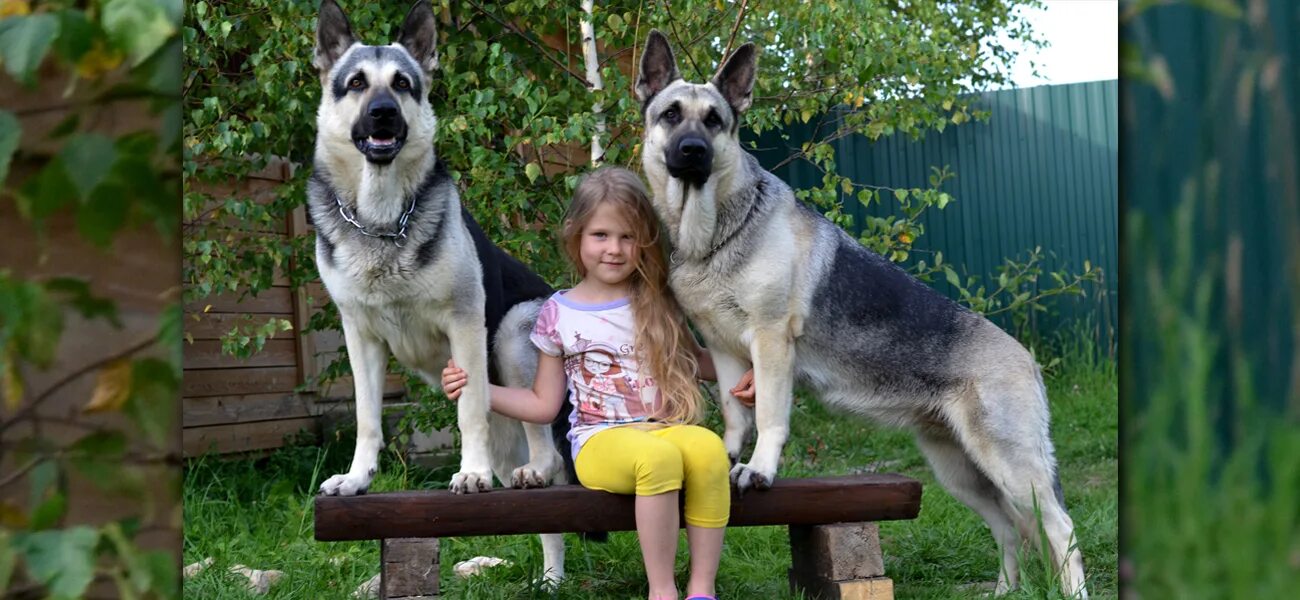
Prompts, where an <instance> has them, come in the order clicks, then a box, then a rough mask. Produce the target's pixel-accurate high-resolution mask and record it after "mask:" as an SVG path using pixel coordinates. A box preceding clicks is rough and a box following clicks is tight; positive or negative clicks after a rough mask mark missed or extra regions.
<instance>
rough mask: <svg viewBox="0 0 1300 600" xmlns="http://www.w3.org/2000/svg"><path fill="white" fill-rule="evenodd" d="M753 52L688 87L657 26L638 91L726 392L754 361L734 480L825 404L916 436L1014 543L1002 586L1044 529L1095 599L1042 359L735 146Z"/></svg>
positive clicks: (650, 150) (677, 242) (952, 483)
mask: <svg viewBox="0 0 1300 600" xmlns="http://www.w3.org/2000/svg"><path fill="white" fill-rule="evenodd" d="M756 68H757V55H756V50H755V48H754V45H753V44H746V45H745V46H742V47H741V48H739V49H738V50H737V51H736V52H735V53H734V54H733V55H732V56H731V58H730V59H729V60H727V62H726V64H725V65H724V66H723V67H722V68H721V69H720V70H719V72H718V74H717V75H716V76H715V77H714V79H713V80H712V81H710V82H709V83H705V84H698V83H688V82H686V81H683V80H682V78H681V76H680V75H679V73H678V70H677V64H676V59H675V58H674V56H673V52H672V49H671V48H670V47H669V45H668V41H667V39H666V38H665V37H664V36H663V35H662V34H661V33H659V32H657V31H652V32H651V33H650V36H649V39H648V40H647V42H646V46H645V50H644V53H643V55H642V59H641V70H640V75H639V77H638V80H637V83H636V95H637V98H638V99H639V100H640V101H641V103H642V113H643V115H644V119H645V132H644V140H643V144H642V148H643V155H642V160H643V164H644V168H645V174H646V178H647V179H648V180H649V182H650V187H651V189H652V190H653V192H654V205H655V209H656V211H657V212H658V214H659V216H660V218H661V219H662V220H663V222H664V225H665V227H666V228H667V230H668V232H669V236H670V239H671V242H672V246H673V251H672V260H671V261H670V263H671V265H670V270H671V273H670V284H671V287H672V289H673V291H674V293H675V294H676V296H677V298H678V300H679V301H680V302H681V304H682V306H683V308H684V309H685V311H686V313H687V316H688V317H690V319H691V321H692V322H693V323H694V324H695V325H696V326H697V327H698V328H699V330H700V333H701V334H702V335H703V337H704V339H705V342H706V343H707V345H708V347H709V348H710V350H711V351H712V352H713V359H714V362H715V363H716V365H717V373H718V387H719V388H720V389H722V390H727V389H730V388H731V387H732V386H733V385H735V384H736V382H737V381H739V380H740V377H741V376H742V374H744V373H745V371H746V370H747V369H748V368H749V367H750V366H751V365H752V367H753V369H754V379H755V382H754V383H755V389H756V390H757V398H756V403H755V407H754V409H753V410H752V411H751V410H750V409H748V408H746V407H745V406H744V405H742V404H741V403H739V402H738V401H737V400H736V399H735V398H734V397H732V396H730V395H729V394H723V401H722V405H723V407H722V408H723V417H724V420H725V422H726V432H725V433H724V436H723V440H724V441H725V443H726V447H727V451H728V452H729V453H730V454H731V457H732V460H733V461H735V460H738V459H739V458H740V452H741V448H742V446H743V445H744V443H745V438H746V435H747V434H748V431H749V429H750V427H751V425H752V424H754V421H755V420H756V421H757V430H758V437H757V440H756V442H755V447H754V451H753V454H752V455H751V456H750V459H749V461H748V462H743V463H742V462H737V463H736V464H735V466H734V467H733V469H732V471H731V479H732V482H733V483H734V484H735V486H736V487H737V488H738V490H740V491H742V492H743V491H745V490H747V489H752V488H757V489H764V488H767V487H769V486H770V485H771V484H772V480H773V478H774V477H775V476H776V471H777V464H778V462H779V460H780V457H781V450H782V446H783V445H784V444H785V442H786V438H787V435H788V433H789V428H790V404H791V400H792V394H793V391H792V390H793V386H794V384H795V383H796V382H798V383H800V384H803V385H805V386H807V387H809V388H811V389H812V390H813V391H815V392H816V393H817V395H818V396H819V397H820V398H821V400H822V401H823V402H824V403H826V404H828V405H829V406H832V407H836V408H839V409H843V410H846V411H847V412H851V413H854V414H857V415H861V416H867V417H873V418H875V419H877V420H879V421H882V422H884V423H887V424H892V425H895V426H902V427H907V428H910V429H911V430H913V431H914V432H915V434H916V439H917V443H918V444H919V446H920V448H921V450H922V451H923V452H924V453H925V456H926V457H927V459H928V460H929V462H930V464H931V466H932V467H933V469H934V471H935V474H936V476H937V478H938V479H939V481H940V482H941V483H942V484H943V485H944V486H945V487H946V488H947V489H948V490H949V491H950V492H951V493H952V494H953V495H954V496H955V497H957V498H958V499H959V500H961V501H962V502H964V503H965V504H966V505H967V506H970V507H971V508H972V509H974V510H975V512H977V513H979V515H980V516H981V517H983V518H984V520H985V521H986V522H987V523H988V525H989V528H990V529H991V530H992V532H993V536H994V538H995V539H996V540H997V542H998V544H999V545H1000V546H1001V548H1002V567H1001V572H1000V575H999V577H998V586H997V591H998V592H999V593H1001V592H1005V591H1007V590H1009V589H1011V588H1013V587H1016V586H1017V585H1018V582H1019V575H1020V568H1019V563H1018V561H1017V555H1016V552H1017V549H1018V548H1020V547H1021V545H1022V544H1023V543H1025V542H1030V543H1031V544H1032V543H1034V542H1036V541H1037V539H1038V537H1037V531H1038V520H1037V519H1036V517H1035V507H1036V506H1037V507H1038V509H1039V510H1041V514H1042V525H1043V527H1044V529H1045V530H1046V533H1047V538H1048V544H1049V546H1050V551H1051V554H1052V557H1053V561H1054V562H1055V563H1056V565H1057V567H1058V569H1060V575H1061V581H1062V583H1063V584H1064V589H1065V590H1066V591H1067V592H1069V593H1075V594H1078V595H1080V596H1083V597H1086V596H1087V592H1086V590H1085V588H1084V573H1083V559H1082V557H1081V555H1080V553H1079V552H1078V550H1077V549H1076V548H1075V547H1074V546H1073V544H1074V542H1075V540H1074V524H1073V522H1072V521H1071V520H1070V516H1069V515H1068V514H1066V510H1065V503H1064V499H1063V495H1062V493H1061V487H1060V481H1059V479H1058V477H1057V474H1056V459H1055V457H1054V454H1053V448H1052V441H1051V438H1050V437H1049V432H1048V421H1049V417H1048V408H1047V394H1046V389H1045V387H1044V386H1043V380H1042V377H1041V375H1040V373H1039V368H1038V365H1037V364H1036V363H1035V362H1034V359H1033V358H1032V357H1031V356H1030V354H1029V352H1028V351H1026V350H1025V348H1024V347H1023V346H1021V345H1020V344H1019V343H1018V342H1016V340H1015V339H1013V338H1012V337H1011V336H1009V335H1007V334H1006V332H1004V331H1002V330H1001V329H999V328H998V327H997V326H996V325H994V324H993V323H991V322H989V321H988V320H987V319H985V318H983V317H982V316H980V315H977V314H975V313H973V312H971V311H969V310H967V309H965V308H963V307H961V306H959V305H958V304H956V303H955V302H953V301H951V300H949V299H948V298H946V297H944V296H942V295H941V294H939V293H938V292H936V291H934V290H933V289H931V288H930V287H928V286H926V285H925V284H923V283H921V282H920V281H918V280H917V279H915V278H913V277H912V276H910V275H908V274H907V273H906V272H904V271H903V270H902V269H901V268H899V267H897V266H896V265H894V264H892V263H890V262H889V261H887V260H885V259H884V258H882V257H880V256H879V255H877V254H875V253H873V252H871V251H869V250H867V249H866V248H864V247H863V246H862V245H861V244H860V243H858V242H857V240H855V239H853V238H852V237H850V236H849V235H848V234H846V233H845V232H844V231H843V230H841V229H840V228H838V227H836V226H835V225H834V224H833V223H831V222H830V221H829V220H828V219H826V218H825V217H823V216H822V215H821V214H819V213H818V212H816V211H814V210H812V209H810V208H808V207H807V206H805V205H803V204H802V203H800V202H798V201H796V200H795V197H794V194H793V193H792V191H791V190H790V187H789V186H788V185H786V184H785V183H784V182H782V181H781V180H780V179H778V178H777V177H776V176H774V175H772V174H771V173H769V172H767V171H766V170H764V169H763V168H762V167H761V166H760V165H759V163H758V160H757V159H755V158H754V157H753V156H752V155H750V154H749V153H747V152H745V151H744V150H743V149H742V148H741V145H740V142H739V138H738V135H737V132H738V130H739V126H740V117H741V115H742V114H743V113H744V112H745V110H746V109H747V108H748V107H749V106H750V103H751V100H752V96H753V87H754V78H755V71H756Z"/></svg>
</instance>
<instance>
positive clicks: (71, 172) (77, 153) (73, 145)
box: [59, 133, 117, 202]
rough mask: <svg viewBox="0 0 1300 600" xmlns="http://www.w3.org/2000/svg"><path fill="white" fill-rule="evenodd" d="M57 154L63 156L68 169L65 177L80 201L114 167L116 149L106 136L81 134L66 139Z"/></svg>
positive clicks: (93, 189) (86, 197)
mask: <svg viewBox="0 0 1300 600" xmlns="http://www.w3.org/2000/svg"><path fill="white" fill-rule="evenodd" d="M59 157H60V158H62V159H63V164H64V167H65V168H66V169H67V171H68V179H70V180H71V181H72V185H74V186H75V187H76V188H77V194H78V195H79V196H80V197H81V200H82V202H85V201H86V199H88V198H90V193H91V192H93V191H95V188H96V187H98V186H99V184H100V183H102V182H103V181H104V178H105V177H107V176H108V173H109V171H111V170H112V169H113V162H114V161H115V160H117V149H116V148H115V147H114V146H113V140H112V139H110V138H109V137H108V136H105V135H102V134H98V133H83V134H80V135H77V136H74V137H72V138H71V139H69V140H68V142H67V143H66V144H65V145H64V146H63V150H62V151H60V152H59Z"/></svg>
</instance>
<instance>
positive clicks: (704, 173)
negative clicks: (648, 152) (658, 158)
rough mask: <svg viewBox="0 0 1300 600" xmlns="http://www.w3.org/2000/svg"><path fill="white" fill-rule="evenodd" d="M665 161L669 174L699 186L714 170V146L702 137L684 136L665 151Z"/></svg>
mask: <svg viewBox="0 0 1300 600" xmlns="http://www.w3.org/2000/svg"><path fill="white" fill-rule="evenodd" d="M664 162H665V163H666V164H667V166H668V174H669V175H672V176H673V177H676V178H677V179H681V180H683V181H686V182H688V183H691V184H692V185H695V186H696V187H699V186H702V185H704V182H706V181H708V180H709V174H710V173H712V172H713V146H710V145H709V142H708V140H705V139H704V138H702V137H696V136H687V137H682V138H680V139H678V140H677V143H676V144H671V145H669V147H668V149H667V150H665V151H664Z"/></svg>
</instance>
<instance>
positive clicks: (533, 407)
mask: <svg viewBox="0 0 1300 600" xmlns="http://www.w3.org/2000/svg"><path fill="white" fill-rule="evenodd" d="M561 235H562V239H563V242H564V250H565V253H566V254H567V255H568V257H569V260H570V262H572V263H573V266H574V268H576V269H577V271H578V274H579V275H580V276H581V277H582V281H581V282H579V283H578V285H576V286H574V288H573V289H571V290H566V291H560V292H557V293H556V294H555V295H553V296H551V298H550V299H548V300H547V301H546V303H545V304H543V305H542V310H541V314H540V315H539V316H538V318H537V324H536V325H535V326H534V328H533V333H532V341H533V343H534V344H535V345H536V346H537V348H538V349H539V350H540V351H541V355H540V356H539V360H538V364H537V378H536V379H535V380H534V382H533V388H532V389H518V388H504V387H498V386H492V390H491V398H492V410H494V411H496V412H498V413H500V414H503V415H506V416H508V417H512V418H515V419H519V420H522V421H529V422H532V423H550V422H551V421H552V420H553V419H554V418H555V415H556V414H557V413H558V412H559V409H560V406H561V403H563V402H564V399H565V397H566V396H567V397H569V398H570V400H571V402H572V403H573V406H574V411H573V416H571V417H570V421H571V425H572V427H571V428H570V430H569V441H570V442H572V446H573V457H574V459H573V460H574V463H575V466H576V468H577V471H578V480H579V481H580V482H581V483H582V485H584V486H586V487H588V488H591V489H597V490H604V491H607V492H613V493H616V494H636V528H637V536H638V539H639V541H640V543H641V556H642V558H643V559H644V560H645V570H646V579H647V580H648V582H649V584H650V595H649V597H650V599H651V600H676V599H677V597H678V596H677V586H676V583H675V582H674V580H673V559H674V557H675V555H676V551H677V531H678V527H679V525H678V522H677V519H678V515H677V507H678V500H677V495H678V493H679V490H680V491H683V493H684V494H685V504H686V507H685V511H684V512H685V517H686V537H687V542H688V545H689V547H690V552H691V574H690V580H689V582H688V583H687V585H686V594H687V598H686V600H716V599H715V596H714V594H715V591H714V578H715V577H716V575H717V572H718V561H719V559H720V558H721V554H722V537H723V531H724V530H723V527H724V526H725V525H726V524H727V517H728V516H729V515H730V513H731V506H730V503H731V491H730V482H729V480H728V471H729V469H730V461H729V460H728V457H727V452H726V450H725V449H724V448H723V445H722V440H721V439H720V438H719V437H718V436H717V434H715V433H713V432H712V431H710V430H708V429H705V428H703V427H700V426H698V425H694V424H693V423H694V422H695V421H696V420H697V418H698V416H699V413H700V402H701V397H700V390H699V385H698V383H697V382H696V376H697V375H698V376H699V377H700V378H704V379H710V380H714V379H716V377H717V376H716V375H715V374H714V369H713V361H712V359H711V357H710V355H709V353H708V351H707V350H704V349H703V348H700V347H699V346H698V345H697V344H696V343H695V338H694V337H692V335H691V333H690V331H689V330H687V328H686V324H685V319H684V318H683V317H682V314H681V311H680V309H679V308H678V305H677V301H676V300H675V299H674V298H673V296H672V293H671V292H670V291H669V289H668V271H667V264H666V261H665V258H664V256H665V253H664V248H663V244H662V242H661V240H660V236H659V221H658V220H657V219H656V218H655V214H654V210H653V208H652V207H651V205H650V198H649V194H648V193H647V192H646V188H645V186H644V185H643V184H642V183H641V179H640V178H639V177H637V175H636V174H635V173H633V172H631V171H628V170H627V169H621V168H605V169H600V170H597V171H595V172H593V173H591V174H589V175H587V176H586V177H585V178H584V179H583V180H582V182H581V183H580V184H578V188H577V190H575V191H574V197H573V203H572V204H571V205H570V206H569V210H568V214H567V215H566V216H565V220H564V226H563V230H562V234H561ZM684 350H685V351H684ZM615 374H617V379H614V378H612V376H614V375H615ZM566 378H567V380H568V383H567V385H566V382H565V380H566ZM465 381H466V377H465V372H464V371H463V370H461V369H459V368H457V367H456V365H455V363H454V362H450V361H449V362H448V363H447V368H446V369H444V370H443V372H442V387H443V390H444V391H445V392H446V393H447V396H448V397H450V398H452V399H455V398H457V397H458V396H459V395H460V393H461V391H462V388H463V387H464V386H465ZM752 381H753V379H752V373H750V374H746V376H745V377H744V378H743V379H742V380H741V383H740V384H738V385H737V386H736V389H735V390H732V393H733V394H736V395H737V396H739V397H741V398H745V399H752V398H753V396H754V392H753V383H752ZM611 396H616V398H614V399H611ZM612 403H613V404H617V405H618V406H619V407H620V410H619V411H608V410H605V408H604V407H607V406H609V405H611V404H612Z"/></svg>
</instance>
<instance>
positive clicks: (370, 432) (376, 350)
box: [320, 315, 388, 496]
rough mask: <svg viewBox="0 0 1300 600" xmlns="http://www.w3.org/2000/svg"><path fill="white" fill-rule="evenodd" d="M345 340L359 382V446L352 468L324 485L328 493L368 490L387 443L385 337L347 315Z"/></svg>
mask: <svg viewBox="0 0 1300 600" xmlns="http://www.w3.org/2000/svg"><path fill="white" fill-rule="evenodd" d="M343 340H344V342H345V343H346V344H347V349H348V362H349V363H350V364H351V366H352V379H353V381H354V382H355V384H356V387H355V390H356V412H357V445H356V450H355V452H354V453H353V455H352V468H351V469H349V470H348V472H347V473H342V474H339V475H334V476H333V477H330V478H329V479H326V480H325V482H324V483H322V484H321V485H320V492H321V493H322V494H325V495H326V496H353V495H356V494H364V493H366V490H368V489H369V488H370V482H371V481H372V480H373V479H374V477H375V473H376V472H377V471H378V470H379V450H380V449H381V448H382V447H383V445H384V424H383V394H384V371H385V369H386V368H387V367H388V349H387V348H386V347H385V346H384V342H383V340H381V339H379V338H376V337H374V336H372V335H370V334H368V333H366V332H363V331H362V330H361V329H360V328H358V327H357V326H356V323H354V322H353V321H352V319H349V318H347V316H346V315H345V316H344V318H343Z"/></svg>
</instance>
